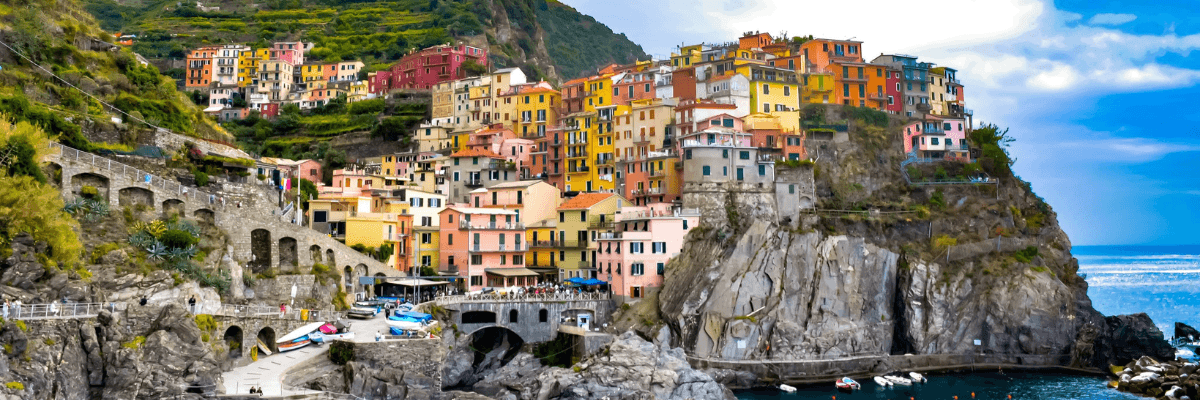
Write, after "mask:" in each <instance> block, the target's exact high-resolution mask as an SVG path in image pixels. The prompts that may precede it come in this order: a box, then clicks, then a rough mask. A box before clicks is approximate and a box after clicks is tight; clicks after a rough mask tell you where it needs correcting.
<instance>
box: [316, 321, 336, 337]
mask: <svg viewBox="0 0 1200 400" xmlns="http://www.w3.org/2000/svg"><path fill="white" fill-rule="evenodd" d="M317 330H318V331H320V332H321V333H324V334H326V335H329V334H334V333H338V329H337V327H335V326H333V324H330V323H326V324H325V325H321V327H320V328H317Z"/></svg>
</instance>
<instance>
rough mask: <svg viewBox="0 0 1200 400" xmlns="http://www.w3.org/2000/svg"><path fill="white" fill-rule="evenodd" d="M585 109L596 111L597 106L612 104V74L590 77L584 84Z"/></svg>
mask: <svg viewBox="0 0 1200 400" xmlns="http://www.w3.org/2000/svg"><path fill="white" fill-rule="evenodd" d="M583 88H584V89H583V94H584V100H583V109H584V110H585V111H596V108H597V107H604V106H607V105H612V103H613V99H612V98H613V93H612V74H604V75H599V76H593V77H591V78H588V80H587V82H585V83H584V84H583Z"/></svg>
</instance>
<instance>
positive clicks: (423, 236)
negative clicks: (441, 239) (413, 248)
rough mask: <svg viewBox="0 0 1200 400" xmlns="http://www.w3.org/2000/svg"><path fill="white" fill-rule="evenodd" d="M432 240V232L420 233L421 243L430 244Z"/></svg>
mask: <svg viewBox="0 0 1200 400" xmlns="http://www.w3.org/2000/svg"><path fill="white" fill-rule="evenodd" d="M432 242H433V234H430V233H422V234H421V244H430V243H432Z"/></svg>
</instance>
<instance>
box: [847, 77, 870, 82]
mask: <svg viewBox="0 0 1200 400" xmlns="http://www.w3.org/2000/svg"><path fill="white" fill-rule="evenodd" d="M842 80H843V81H847V82H866V81H867V77H866V76H857V75H854V76H852V75H846V76H843V77H842Z"/></svg>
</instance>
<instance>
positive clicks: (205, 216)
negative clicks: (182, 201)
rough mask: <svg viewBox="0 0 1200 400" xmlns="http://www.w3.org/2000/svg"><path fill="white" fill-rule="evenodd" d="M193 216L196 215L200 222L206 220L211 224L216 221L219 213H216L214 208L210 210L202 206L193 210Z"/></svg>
mask: <svg viewBox="0 0 1200 400" xmlns="http://www.w3.org/2000/svg"><path fill="white" fill-rule="evenodd" d="M192 217H195V218H196V219H197V220H199V221H200V222H206V223H209V224H212V223H215V222H216V221H217V213H215V212H213V210H209V209H207V208H200V209H196V211H192Z"/></svg>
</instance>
